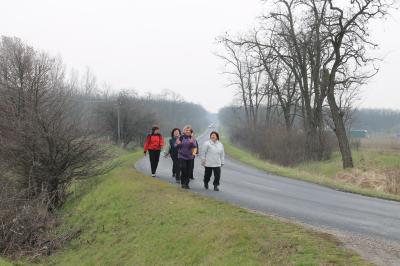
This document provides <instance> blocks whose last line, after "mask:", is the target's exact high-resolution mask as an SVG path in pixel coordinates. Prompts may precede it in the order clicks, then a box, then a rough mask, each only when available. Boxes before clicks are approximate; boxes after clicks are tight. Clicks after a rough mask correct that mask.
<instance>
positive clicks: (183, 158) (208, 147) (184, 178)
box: [144, 125, 225, 191]
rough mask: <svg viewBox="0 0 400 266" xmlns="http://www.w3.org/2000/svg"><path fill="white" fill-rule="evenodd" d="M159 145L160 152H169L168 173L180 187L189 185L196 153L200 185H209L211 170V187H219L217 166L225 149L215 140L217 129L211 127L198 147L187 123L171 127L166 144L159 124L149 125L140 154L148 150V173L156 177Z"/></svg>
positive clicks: (217, 137) (222, 159) (219, 168)
mask: <svg viewBox="0 0 400 266" xmlns="http://www.w3.org/2000/svg"><path fill="white" fill-rule="evenodd" d="M163 149H164V155H165V156H166V157H167V156H170V157H171V159H172V177H173V178H175V179H176V182H177V183H180V184H181V186H182V188H184V189H190V187H189V183H190V180H191V179H194V176H193V171H194V162H195V159H196V157H200V159H201V165H202V166H203V167H204V180H203V181H204V188H205V189H208V188H209V186H208V184H209V182H210V179H211V177H212V175H213V174H214V182H213V185H214V190H215V191H219V188H218V187H219V185H220V179H221V167H222V166H223V165H224V160H225V152H224V146H223V144H222V143H221V142H220V140H219V134H218V132H216V131H212V132H211V133H210V138H209V140H207V141H206V142H205V143H204V144H203V145H202V146H201V147H199V144H198V142H197V140H196V138H195V135H194V131H193V129H192V127H191V126H190V125H187V126H185V127H184V128H183V130H182V131H181V130H180V129H179V128H174V129H173V130H172V131H171V137H170V139H169V141H168V142H167V145H165V140H164V137H163V136H162V135H161V134H160V128H159V127H158V126H153V128H152V129H151V133H150V134H149V135H148V136H147V138H146V141H145V144H144V154H145V155H146V154H147V153H149V158H150V166H151V175H152V177H156V172H157V167H158V163H159V160H160V156H161V151H162V150H163Z"/></svg>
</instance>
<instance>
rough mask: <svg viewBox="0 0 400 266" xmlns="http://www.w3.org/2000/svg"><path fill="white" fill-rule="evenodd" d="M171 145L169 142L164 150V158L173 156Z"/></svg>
mask: <svg viewBox="0 0 400 266" xmlns="http://www.w3.org/2000/svg"><path fill="white" fill-rule="evenodd" d="M171 148H172V147H171V144H170V142H169V141H167V145H165V148H164V156H168V155H169V154H171Z"/></svg>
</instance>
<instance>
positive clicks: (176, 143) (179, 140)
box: [174, 138, 182, 148]
mask: <svg viewBox="0 0 400 266" xmlns="http://www.w3.org/2000/svg"><path fill="white" fill-rule="evenodd" d="M174 146H175V148H180V147H181V146H182V141H181V139H180V138H177V139H176V142H175V144H174Z"/></svg>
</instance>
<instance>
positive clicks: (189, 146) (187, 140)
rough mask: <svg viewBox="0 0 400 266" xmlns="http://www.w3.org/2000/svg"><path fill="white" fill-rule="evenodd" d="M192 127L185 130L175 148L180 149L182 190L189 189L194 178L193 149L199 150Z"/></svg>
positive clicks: (186, 127)
mask: <svg viewBox="0 0 400 266" xmlns="http://www.w3.org/2000/svg"><path fill="white" fill-rule="evenodd" d="M191 129H192V127H191V126H185V127H184V128H183V135H182V136H181V137H179V138H178V139H177V140H176V143H175V147H176V148H177V149H178V159H179V165H180V169H181V184H182V188H185V189H189V188H190V187H189V181H190V177H191V176H193V173H192V171H193V168H192V160H193V149H196V148H197V145H196V140H195V138H194V137H192V132H191Z"/></svg>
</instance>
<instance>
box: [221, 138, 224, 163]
mask: <svg viewBox="0 0 400 266" xmlns="http://www.w3.org/2000/svg"><path fill="white" fill-rule="evenodd" d="M221 146H222V152H221V165H224V164H225V149H224V144H222V143H221Z"/></svg>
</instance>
